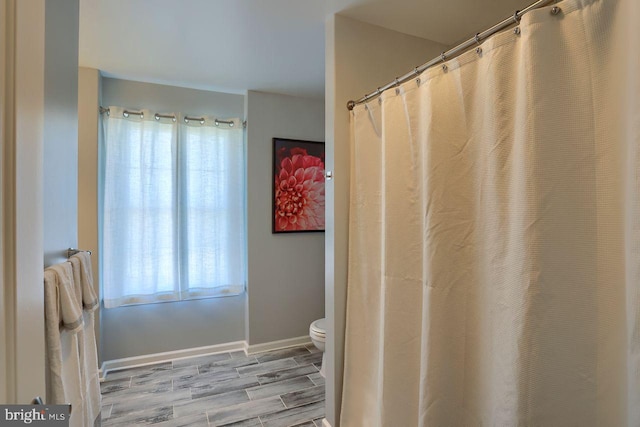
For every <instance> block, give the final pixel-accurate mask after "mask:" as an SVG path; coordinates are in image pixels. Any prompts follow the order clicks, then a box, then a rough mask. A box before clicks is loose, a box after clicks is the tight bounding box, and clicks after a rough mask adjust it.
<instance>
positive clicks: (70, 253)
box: [67, 248, 91, 258]
mask: <svg viewBox="0 0 640 427" xmlns="http://www.w3.org/2000/svg"><path fill="white" fill-rule="evenodd" d="M80 252H86V253H88V254H89V255H91V251H83V250H82V249H75V248H69V249H67V258H71V257H72V256H74V255H75V254H77V253H80Z"/></svg>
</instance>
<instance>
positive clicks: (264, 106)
mask: <svg viewBox="0 0 640 427" xmlns="http://www.w3.org/2000/svg"><path fill="white" fill-rule="evenodd" d="M247 121H248V127H247V149H248V153H247V182H248V189H247V216H248V217H247V230H248V233H247V234H248V269H249V271H248V272H249V285H248V301H247V307H248V310H247V342H248V343H249V344H250V345H255V344H260V343H265V342H270V341H277V340H282V339H287V338H293V337H301V336H305V335H308V334H309V324H310V323H311V322H312V321H314V320H316V319H319V318H321V317H324V233H295V234H271V191H272V173H273V172H272V169H273V167H272V138H274V137H280V138H291V139H303V140H310V141H324V102H323V101H322V100H312V99H303V98H295V97H291V96H283V95H275V94H268V93H261V92H252V91H250V92H249V93H248V95H247Z"/></svg>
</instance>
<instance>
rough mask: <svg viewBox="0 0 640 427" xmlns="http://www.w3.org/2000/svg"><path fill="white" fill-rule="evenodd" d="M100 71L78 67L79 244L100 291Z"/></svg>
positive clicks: (97, 334) (98, 329) (98, 314)
mask: <svg viewBox="0 0 640 427" xmlns="http://www.w3.org/2000/svg"><path fill="white" fill-rule="evenodd" d="M99 106H100V72H99V71H98V70H96V69H93V68H83V67H80V68H79V69H78V247H79V248H80V249H83V250H87V251H91V267H92V269H93V286H94V287H95V291H96V295H100V287H99V281H98V259H99V257H100V251H99V249H100V248H99V246H98V233H97V232H96V230H98V192H97V188H98V174H97V173H96V171H97V170H98V144H97V142H98V140H97V137H98V135H99V134H98V108H99ZM100 314H101V310H97V311H96V317H95V329H96V331H95V332H96V341H97V344H98V354H100V330H101V328H100V325H101V323H100Z"/></svg>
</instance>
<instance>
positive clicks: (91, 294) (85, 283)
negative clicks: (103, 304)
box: [70, 252, 98, 310]
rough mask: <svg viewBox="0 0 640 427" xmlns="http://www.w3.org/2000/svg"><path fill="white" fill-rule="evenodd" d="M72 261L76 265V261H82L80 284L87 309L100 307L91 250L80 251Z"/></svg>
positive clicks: (83, 302)
mask: <svg viewBox="0 0 640 427" xmlns="http://www.w3.org/2000/svg"><path fill="white" fill-rule="evenodd" d="M70 261H71V262H72V263H74V267H75V266H76V264H75V263H76V262H79V263H80V266H79V269H78V270H79V274H80V284H81V288H82V304H83V306H84V309H85V310H94V309H96V308H98V297H97V296H96V290H95V289H94V287H93V270H92V268H91V256H90V255H89V252H78V253H77V254H75V255H73V256H72V257H71V258H70Z"/></svg>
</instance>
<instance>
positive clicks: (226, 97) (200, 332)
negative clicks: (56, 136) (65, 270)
mask: <svg viewBox="0 0 640 427" xmlns="http://www.w3.org/2000/svg"><path fill="white" fill-rule="evenodd" d="M101 84H102V100H101V102H102V105H103V106H108V105H114V106H122V107H127V108H132V109H136V108H149V109H151V110H155V111H159V112H182V113H187V114H207V115H216V116H219V117H243V115H244V96H242V95H232V94H225V93H217V92H208V91H203V90H194V89H185V88H177V87H172V86H164V85H157V84H150V83H141V82H132V81H126V80H118V79H111V78H103V79H102V83H101ZM91 113H93V111H91ZM82 143H83V144H85V143H88V144H94V145H97V136H96V137H95V138H94V139H93V140H92V141H86V142H85V141H82ZM96 155H97V154H96ZM91 161H93V160H91ZM87 173H88V174H95V173H96V169H94V170H93V171H90V170H89V171H88V172H87ZM92 179H94V180H96V178H95V176H93V178H92ZM96 183H97V180H96ZM94 191H95V192H97V187H96V188H94ZM80 197H81V201H80V203H81V210H80V216H81V218H80V223H84V221H85V218H83V217H82V216H83V215H85V214H86V215H88V216H90V217H92V218H93V219H95V215H96V213H97V207H96V205H95V203H96V202H95V201H93V202H89V203H87V204H86V205H85V203H84V199H83V196H82V194H81V195H80ZM95 224H96V228H95V229H94V230H92V231H88V232H85V233H83V236H84V235H87V236H89V237H90V238H95V240H96V241H97V233H98V230H97V220H96V221H95ZM245 298H246V297H245V295H240V296H234V297H225V298H211V299H203V300H195V301H180V302H168V303H161V304H146V305H135V306H126V307H118V308H113V309H104V308H102V310H101V316H102V319H101V340H100V341H101V351H100V356H101V357H100V358H101V360H113V359H120V358H124V357H131V356H139V355H144V354H152V353H159V352H165V351H173V350H181V349H186V348H193V347H202V346H209V345H214V344H221V343H227V342H231V341H241V340H243V339H244V320H245V318H244V306H245Z"/></svg>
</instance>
